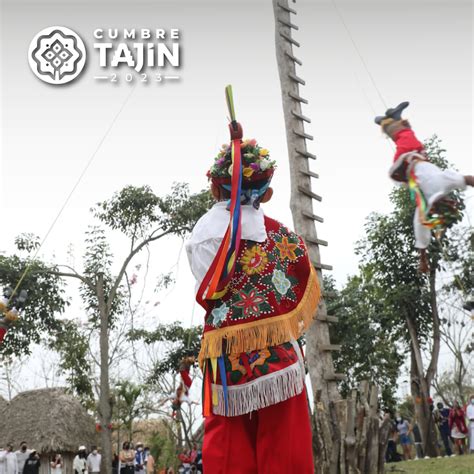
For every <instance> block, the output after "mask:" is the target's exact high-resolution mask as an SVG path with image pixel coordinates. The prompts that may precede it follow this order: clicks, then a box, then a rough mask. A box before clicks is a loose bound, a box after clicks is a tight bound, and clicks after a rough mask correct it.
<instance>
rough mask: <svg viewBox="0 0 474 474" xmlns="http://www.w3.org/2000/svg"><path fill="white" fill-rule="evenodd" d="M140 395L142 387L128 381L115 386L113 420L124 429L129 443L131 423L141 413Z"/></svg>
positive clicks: (131, 432) (131, 429)
mask: <svg viewBox="0 0 474 474" xmlns="http://www.w3.org/2000/svg"><path fill="white" fill-rule="evenodd" d="M142 395H143V387H142V386H141V385H137V384H135V383H133V382H130V381H128V380H123V381H121V382H119V383H117V384H116V386H115V390H114V396H115V402H114V418H115V419H116V420H118V421H119V422H120V424H121V425H122V426H123V427H124V428H125V431H126V433H127V436H128V440H129V441H132V438H133V421H134V420H135V419H136V418H137V417H138V416H139V415H140V414H141V413H142V406H141V404H140V397H141V396H142Z"/></svg>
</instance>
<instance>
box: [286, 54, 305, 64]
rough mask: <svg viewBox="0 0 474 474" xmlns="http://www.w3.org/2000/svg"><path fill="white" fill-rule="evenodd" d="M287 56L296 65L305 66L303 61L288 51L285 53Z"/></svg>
mask: <svg viewBox="0 0 474 474" xmlns="http://www.w3.org/2000/svg"><path fill="white" fill-rule="evenodd" d="M285 55H286V56H287V57H288V58H290V59H291V60H292V61H293V62H295V63H296V64H298V65H299V66H302V65H303V61H301V59H298V58H297V57H296V56H293V55H292V54H291V53H290V52H288V51H285Z"/></svg>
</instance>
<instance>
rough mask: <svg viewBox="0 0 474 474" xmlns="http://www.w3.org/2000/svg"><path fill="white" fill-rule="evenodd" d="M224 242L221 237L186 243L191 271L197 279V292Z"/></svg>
mask: <svg viewBox="0 0 474 474" xmlns="http://www.w3.org/2000/svg"><path fill="white" fill-rule="evenodd" d="M221 242H222V239H221V238H218V237H217V238H212V239H207V240H205V241H203V242H199V243H198V244H192V243H188V244H187V245H186V253H187V255H188V260H189V266H190V267H191V272H192V274H193V275H194V278H195V279H196V293H197V290H198V289H199V286H200V285H201V282H202V280H203V279H204V277H205V276H206V273H207V271H208V269H209V267H210V266H211V263H212V261H213V260H214V257H215V256H216V254H217V251H218V250H219V246H220V244H221Z"/></svg>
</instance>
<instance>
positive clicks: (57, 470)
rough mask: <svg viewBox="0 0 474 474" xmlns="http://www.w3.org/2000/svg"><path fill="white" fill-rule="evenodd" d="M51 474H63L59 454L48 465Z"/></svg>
mask: <svg viewBox="0 0 474 474" xmlns="http://www.w3.org/2000/svg"><path fill="white" fill-rule="evenodd" d="M50 466H51V474H63V459H62V457H61V455H60V454H56V456H54V458H53V460H52V461H51V463H50Z"/></svg>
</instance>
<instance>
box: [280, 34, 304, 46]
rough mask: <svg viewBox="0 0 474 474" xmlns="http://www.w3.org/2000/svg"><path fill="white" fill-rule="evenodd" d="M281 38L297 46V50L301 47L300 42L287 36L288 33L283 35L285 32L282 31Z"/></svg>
mask: <svg viewBox="0 0 474 474" xmlns="http://www.w3.org/2000/svg"><path fill="white" fill-rule="evenodd" d="M280 36H281V37H282V38H285V39H286V41H288V43H291V44H293V45H294V46H296V47H297V48H299V47H300V44H299V43H298V41H296V40H294V39H293V38H292V37H291V36H290V35H287V34H286V33H283V31H280Z"/></svg>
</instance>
